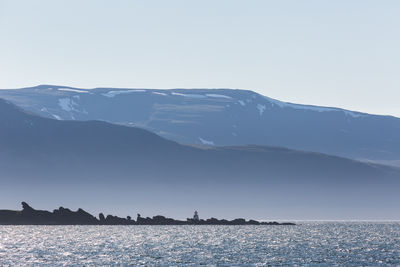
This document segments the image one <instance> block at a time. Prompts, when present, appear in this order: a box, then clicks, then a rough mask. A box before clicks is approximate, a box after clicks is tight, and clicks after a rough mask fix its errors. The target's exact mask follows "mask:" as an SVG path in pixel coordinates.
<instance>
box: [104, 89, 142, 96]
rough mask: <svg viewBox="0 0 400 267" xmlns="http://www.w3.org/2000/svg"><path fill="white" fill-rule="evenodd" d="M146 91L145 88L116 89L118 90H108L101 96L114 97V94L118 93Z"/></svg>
mask: <svg viewBox="0 0 400 267" xmlns="http://www.w3.org/2000/svg"><path fill="white" fill-rule="evenodd" d="M143 92H146V90H138V89H135V90H118V91H109V92H107V93H104V94H102V95H103V96H106V97H115V96H116V95H120V94H130V93H143Z"/></svg>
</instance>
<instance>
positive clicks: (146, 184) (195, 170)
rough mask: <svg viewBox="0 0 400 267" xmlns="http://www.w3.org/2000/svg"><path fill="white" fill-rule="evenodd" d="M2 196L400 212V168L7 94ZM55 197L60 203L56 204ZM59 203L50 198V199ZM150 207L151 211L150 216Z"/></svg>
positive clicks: (276, 210)
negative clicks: (166, 128)
mask: <svg viewBox="0 0 400 267" xmlns="http://www.w3.org/2000/svg"><path fill="white" fill-rule="evenodd" d="M0 184H1V187H0V202H1V203H2V205H5V206H7V207H13V205H15V203H17V202H18V200H20V199H24V200H26V201H29V202H30V203H33V204H34V205H38V206H41V207H43V208H47V209H49V208H51V207H52V206H53V205H56V206H57V205H59V206H61V204H63V205H68V206H69V207H71V208H73V209H76V208H77V207H78V206H82V207H83V208H85V210H89V211H90V212H92V213H94V214H97V213H98V212H99V211H104V212H106V213H111V212H113V211H115V207H119V208H120V211H119V212H120V213H119V214H117V215H121V216H124V217H125V216H126V215H128V214H135V212H140V213H142V214H143V212H146V213H149V214H168V215H170V216H173V217H177V218H186V217H187V216H190V215H191V214H192V212H193V210H194V209H198V210H199V211H200V215H204V216H207V217H221V216H222V217H226V218H235V217H237V216H238V215H240V216H243V217H247V218H249V217H252V218H256V219H293V218H297V219H342V218H347V219H349V218H354V219H377V218H380V219H382V218H387V219H400V217H399V216H400V215H399V213H398V203H399V200H400V196H399V194H398V192H397V191H398V187H399V185H400V170H399V169H396V168H391V167H388V166H382V165H376V164H367V163H363V162H358V161H355V160H350V159H346V158H340V157H337V156H329V155H325V154H320V153H311V152H304V151H297V150H291V149H286V148H279V147H267V146H241V147H238V146H235V147H215V146H192V145H182V144H179V143H176V142H174V141H169V140H167V139H164V138H162V137H160V136H158V135H156V134H154V133H151V132H149V131H147V130H143V129H139V128H136V127H127V126H122V125H114V124H110V123H107V122H102V121H63V120H55V119H49V118H42V117H39V116H37V115H35V114H33V113H31V112H27V111H23V110H22V109H21V108H19V107H17V106H15V105H14V104H12V103H11V102H9V101H6V100H0ZM49 203H51V204H49ZM49 205H51V206H49ZM146 213H144V214H143V215H144V216H146Z"/></svg>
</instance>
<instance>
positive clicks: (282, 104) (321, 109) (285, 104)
mask: <svg viewBox="0 0 400 267" xmlns="http://www.w3.org/2000/svg"><path fill="white" fill-rule="evenodd" d="M264 98H265V99H267V100H268V101H269V102H270V103H271V104H273V105H276V106H278V107H280V108H293V109H303V110H312V111H317V112H332V111H341V112H343V113H344V114H346V115H348V116H351V117H353V118H358V117H364V116H366V114H363V113H360V112H353V111H348V110H344V109H340V108H329V107H318V106H309V105H301V104H293V103H289V102H282V101H279V100H276V99H272V98H269V97H266V96H264Z"/></svg>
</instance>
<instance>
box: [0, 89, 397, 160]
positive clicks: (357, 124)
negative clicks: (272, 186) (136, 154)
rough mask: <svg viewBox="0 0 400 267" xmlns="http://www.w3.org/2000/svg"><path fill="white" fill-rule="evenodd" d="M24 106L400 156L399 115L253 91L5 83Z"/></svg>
mask: <svg viewBox="0 0 400 267" xmlns="http://www.w3.org/2000/svg"><path fill="white" fill-rule="evenodd" d="M0 98H3V99H7V100H9V101H11V102H12V103H14V104H16V105H17V106H19V107H22V108H23V109H24V110H27V111H31V112H33V113H35V114H38V115H40V116H42V117H47V118H53V119H56V120H79V121H90V120H100V121H106V122H110V123H114V124H120V125H126V126H135V127H140V128H143V129H147V130H149V131H151V132H154V133H156V134H157V135H159V136H162V137H164V138H167V139H169V140H173V141H176V142H179V143H181V144H199V145H211V146H242V145H263V146H276V147H287V148H290V149H296V150H303V151H311V152H319V153H325V154H330V155H337V156H341V157H347V158H352V159H357V160H368V161H375V162H385V163H390V162H392V163H393V162H394V163H395V162H400V138H399V136H400V119H399V118H396V117H392V116H378V115H371V114H366V113H361V112H355V111H349V110H344V109H339V108H331V107H318V106H309V105H299V104H292V103H287V102H282V101H278V100H275V99H271V98H268V97H266V96H262V95H260V94H258V93H255V92H253V91H248V90H231V89H171V90H156V89H154V90H152V89H121V88H96V89H91V90H87V89H80V88H72V87H66V86H55V85H41V86H36V87H30V88H22V89H10V90H0Z"/></svg>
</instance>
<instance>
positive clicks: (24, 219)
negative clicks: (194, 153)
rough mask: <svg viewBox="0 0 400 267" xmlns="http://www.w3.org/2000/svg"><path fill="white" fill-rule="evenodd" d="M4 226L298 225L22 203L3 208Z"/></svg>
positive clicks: (1, 215)
mask: <svg viewBox="0 0 400 267" xmlns="http://www.w3.org/2000/svg"><path fill="white" fill-rule="evenodd" d="M0 225H295V224H294V223H290V222H287V223H286V222H285V223H278V222H259V221H255V220H248V221H246V220H245V219H234V220H231V221H229V220H225V219H221V220H219V219H216V218H210V219H206V220H203V219H199V218H198V217H197V213H196V215H195V217H194V218H188V219H187V220H186V221H182V220H175V219H172V218H167V217H164V216H161V215H157V216H153V217H152V218H150V217H146V218H144V217H141V216H140V214H138V215H137V218H136V220H133V219H132V218H131V217H130V216H127V217H126V218H121V217H117V216H113V215H107V216H104V214H103V213H100V214H99V218H96V217H95V216H93V215H91V214H90V213H88V212H86V211H84V210H83V209H78V210H77V211H71V210H70V209H67V208H63V207H60V208H59V209H56V210H54V211H53V212H50V211H45V210H36V209H33V208H32V207H31V206H29V205H28V204H27V203H26V202H22V210H21V211H15V210H0Z"/></svg>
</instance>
